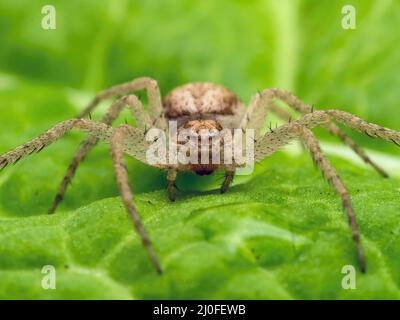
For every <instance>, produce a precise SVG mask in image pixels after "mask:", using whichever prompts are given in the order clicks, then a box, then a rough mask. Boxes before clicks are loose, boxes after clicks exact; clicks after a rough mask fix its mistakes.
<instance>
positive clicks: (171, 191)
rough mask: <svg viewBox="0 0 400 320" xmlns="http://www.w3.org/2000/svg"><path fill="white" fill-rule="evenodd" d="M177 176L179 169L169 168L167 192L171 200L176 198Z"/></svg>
mask: <svg viewBox="0 0 400 320" xmlns="http://www.w3.org/2000/svg"><path fill="white" fill-rule="evenodd" d="M176 176H177V171H176V169H168V173H167V183H168V185H167V192H168V198H169V200H171V201H175V199H176V193H175V180H176Z"/></svg>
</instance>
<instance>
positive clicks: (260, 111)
mask: <svg viewBox="0 0 400 320" xmlns="http://www.w3.org/2000/svg"><path fill="white" fill-rule="evenodd" d="M274 99H279V100H281V101H283V102H284V103H285V104H287V105H288V106H289V107H291V108H292V109H294V110H295V111H298V112H300V113H302V114H307V113H311V112H313V111H314V109H313V107H312V106H310V105H308V104H306V103H304V102H303V101H301V100H300V99H298V98H297V97H296V96H294V95H293V94H292V93H290V92H289V91H286V90H281V89H267V90H264V91H262V92H260V93H258V94H256V95H255V96H254V97H253V98H252V100H251V104H250V107H249V109H248V113H249V114H248V115H247V116H246V117H245V118H244V123H243V124H245V123H246V124H247V122H248V120H247V119H250V121H254V122H256V123H250V124H253V125H256V126H258V127H259V129H258V130H260V129H261V128H262V126H263V123H264V119H265V116H266V113H267V112H268V111H269V110H270V111H272V112H274V113H275V114H276V115H278V116H279V117H280V118H282V119H283V120H286V121H288V120H290V119H291V116H290V114H289V113H288V112H286V111H285V110H284V109H282V108H280V107H279V106H278V105H277V104H276V103H275V101H274ZM253 118H254V120H253ZM258 127H257V128H258ZM323 127H324V128H325V129H327V130H328V131H329V132H330V133H331V134H333V135H335V136H337V137H338V138H339V139H340V140H341V141H342V142H343V143H344V144H346V145H347V146H349V147H350V148H351V149H352V150H353V151H354V152H355V153H356V154H357V155H358V156H359V157H360V158H361V159H362V160H364V162H365V163H367V164H369V165H370V166H372V167H373V168H374V169H375V170H376V171H377V172H378V173H379V174H380V175H381V176H383V177H385V178H386V177H388V174H387V173H386V172H385V171H384V170H383V169H382V168H381V167H379V166H378V165H377V164H376V163H375V162H373V161H372V160H371V159H370V158H369V156H368V155H367V154H366V153H365V151H364V150H363V149H362V148H361V147H360V146H358V145H357V144H356V143H355V142H354V141H353V139H351V138H350V137H349V136H348V135H347V134H345V133H344V132H343V131H342V130H341V129H340V128H339V127H338V126H337V125H336V124H335V123H333V122H329V123H327V124H324V125H323Z"/></svg>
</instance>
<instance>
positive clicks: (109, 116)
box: [48, 95, 151, 214]
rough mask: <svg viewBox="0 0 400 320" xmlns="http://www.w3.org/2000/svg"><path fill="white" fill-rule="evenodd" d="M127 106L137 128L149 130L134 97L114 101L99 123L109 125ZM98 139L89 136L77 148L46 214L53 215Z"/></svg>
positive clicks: (142, 110)
mask: <svg viewBox="0 0 400 320" xmlns="http://www.w3.org/2000/svg"><path fill="white" fill-rule="evenodd" d="M125 106H127V107H128V108H129V109H130V111H131V114H132V116H133V117H134V118H135V119H136V121H137V124H138V127H139V128H143V129H146V128H150V127H151V120H150V118H149V115H148V113H147V112H146V111H145V110H144V108H143V105H142V103H141V102H140V100H139V99H138V98H137V97H136V96H135V95H129V96H124V97H122V98H120V99H118V100H117V101H115V102H114V103H113V104H112V105H111V107H110V109H109V110H108V111H107V113H106V114H105V115H104V117H103V118H102V120H101V122H103V123H105V124H107V125H111V124H112V123H113V122H114V120H115V119H116V118H117V117H118V115H119V114H120V113H121V112H122V110H123V109H124V107H125ZM97 141H98V139H97V138H96V137H95V136H89V137H88V138H87V139H86V140H84V141H83V142H82V143H81V145H80V146H79V148H78V150H77V151H76V152H75V155H74V157H73V158H72V161H71V163H70V165H69V166H68V169H67V172H66V173H65V174H64V177H63V179H62V180H61V183H60V185H59V187H58V191H57V193H56V195H55V197H54V199H53V201H52V204H51V206H50V208H49V210H48V213H50V214H51V213H54V212H55V211H56V209H57V206H58V204H59V203H60V202H61V200H62V199H63V197H64V194H65V192H66V191H67V188H68V185H69V184H70V183H71V180H72V177H73V176H74V174H75V172H76V170H77V169H78V166H79V164H80V163H81V162H82V161H83V160H84V159H85V157H86V156H87V154H88V153H89V152H90V150H91V149H92V148H93V147H94V146H95V145H96V143H97Z"/></svg>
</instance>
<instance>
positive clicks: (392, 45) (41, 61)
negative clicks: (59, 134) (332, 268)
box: [0, 0, 400, 297]
mask: <svg viewBox="0 0 400 320" xmlns="http://www.w3.org/2000/svg"><path fill="white" fill-rule="evenodd" d="M47 4H51V5H54V6H55V8H56V23H57V27H56V30H43V29H42V28H41V20H42V18H43V16H44V15H43V14H42V13H41V10H42V7H43V6H44V5H47ZM345 4H352V5H354V6H355V8H356V14H357V15H356V19H357V28H356V30H344V29H343V28H342V27H341V20H342V18H343V15H342V14H341V8H342V7H343V5H345ZM398 30H400V2H399V1H398V0H380V1H375V0H359V1H347V0H346V1H339V0H336V1H329V2H328V1H317V0H281V1H273V0H269V1H268V0H265V1H261V0H259V1H258V0H246V1H244V0H243V1H241V0H231V1H228V0H219V1H190V0H176V1H172V0H171V1H152V0H143V1H139V0H132V1H127V0H113V1H111V0H110V1H94V0H87V1H77V0H71V1H61V0H59V1H55V0H54V1H50V2H49V1H38V0H33V1H28V0H24V1H21V0H13V1H11V0H6V1H1V2H0V153H3V152H6V151H7V150H8V149H10V148H13V147H15V146H17V145H19V144H21V143H23V142H25V141H26V140H27V139H30V138H32V137H34V136H36V135H38V134H39V133H41V132H42V131H43V130H45V129H47V128H48V127H50V126H51V125H52V124H54V123H56V122H59V121H61V120H64V119H68V118H71V117H74V116H75V115H76V114H77V113H78V111H79V110H81V109H82V108H83V107H84V106H85V104H86V103H87V102H88V101H89V100H90V98H91V97H93V95H94V94H95V93H96V92H97V91H99V90H101V89H103V88H106V87H108V86H111V85H115V84H119V83H122V82H126V81H129V80H131V79H133V78H135V77H139V76H150V77H153V78H155V79H157V80H158V81H159V84H160V87H161V90H162V93H163V94H165V93H166V92H168V91H169V90H170V89H172V88H173V87H175V86H177V85H180V84H183V83H185V82H192V81H211V82H216V83H219V84H222V85H225V86H227V87H228V88H230V89H232V90H233V91H235V92H237V93H238V94H239V96H240V97H241V98H242V99H243V101H245V102H246V103H247V102H248V100H249V99H250V97H251V95H252V94H254V93H255V92H257V90H260V89H263V88H267V87H281V88H284V89H288V90H291V91H292V92H294V93H295V94H296V95H297V96H298V97H300V98H301V99H303V100H304V101H306V102H308V103H310V104H314V105H315V106H316V108H320V109H325V108H339V109H342V110H345V111H349V112H352V113H355V114H357V115H359V116H361V117H363V118H365V119H367V120H368V121H371V122H375V123H378V124H381V125H383V126H386V127H390V128H393V129H400V109H399V100H400V90H399V88H400V76H399V74H400V50H399V43H400V33H399V32H398ZM107 105H109V102H108V103H105V104H103V105H102V106H101V108H100V111H98V112H96V113H95V114H94V117H95V118H98V117H99V116H100V114H101V111H104V109H105V108H106V107H107ZM124 115H125V116H123V117H122V119H121V120H120V121H123V120H124V119H123V118H124V117H125V118H127V119H128V122H129V123H131V124H133V123H134V120H132V119H130V118H129V114H128V113H125V114H124ZM316 132H318V134H319V136H320V137H322V139H323V140H324V141H328V142H332V143H334V142H335V143H336V139H334V138H332V137H329V136H328V135H327V134H325V133H324V132H322V131H321V130H317V131H316ZM349 133H350V135H352V136H353V137H354V138H355V139H356V140H357V141H358V142H360V143H361V144H362V145H364V146H366V147H368V148H369V149H376V150H378V151H380V152H383V153H385V154H387V155H389V156H393V157H398V156H399V155H400V151H399V149H398V148H396V146H392V145H390V144H388V143H384V142H381V141H378V140H371V139H370V138H368V137H363V136H360V135H358V134H354V133H351V132H349ZM81 138H82V135H80V134H76V133H73V134H71V135H69V136H68V137H67V138H65V139H64V141H63V142H60V143H58V144H55V145H53V146H51V147H49V148H48V150H47V149H46V150H45V151H43V152H42V153H41V154H39V155H35V156H32V157H31V158H30V160H25V161H21V163H19V164H18V165H17V166H15V167H12V168H9V169H7V170H5V171H3V172H1V175H0V216H2V217H3V219H10V220H9V221H11V220H13V219H16V220H19V219H18V218H19V217H24V216H40V215H43V213H44V212H45V211H46V209H47V207H48V205H49V203H50V201H51V199H52V196H53V195H54V192H55V189H56V187H57V184H58V183H59V180H61V177H62V175H63V173H64V171H65V169H66V167H67V165H68V162H69V160H70V159H71V157H72V154H73V151H74V149H75V147H76V146H77V144H78V143H79V141H80V139H81ZM282 157H283V158H282V159H281V158H275V160H273V161H272V162H271V167H272V170H278V172H281V171H279V170H283V171H284V170H285V168H280V167H279V164H285V163H286V164H287V165H290V164H292V163H293V162H292V161H291V160H287V159H286V158H285V156H282ZM285 159H286V160H285ZM301 159H303V158H301ZM395 159H396V158H395ZM274 161H275V162H274ZM309 162H311V161H310V160H308V158H306V157H304V161H303V160H299V162H298V163H299V168H301V169H299V170H303V167H304V166H308V163H309ZM305 163H307V165H305ZM337 163H339V164H340V163H342V162H340V161H339V162H337ZM128 164H129V166H130V168H131V169H130V177H131V181H132V184H133V189H134V191H135V193H136V194H139V193H145V192H149V191H154V190H159V189H164V187H165V180H164V178H165V174H164V173H163V172H160V171H159V170H155V169H152V168H149V167H147V166H144V165H141V164H139V163H137V162H136V161H134V160H130V161H129V162H128ZM344 166H345V165H344ZM310 167H311V166H310ZM274 168H275V169H274ZM277 168H278V169H277ZM306 168H308V167H306ZM260 170H261V169H260ZM262 170H263V169H262ZM262 170H261V171H262ZM304 170H305V169H304ZM308 170H311V169H310V168H308ZM349 170H350V171H351V170H352V169H349ZM354 170H356V169H354ZM305 172H306V173H304V177H306V176H308V173H307V172H308V171H305ZM354 172H355V171H354ZM314 173H315V172H314ZM373 175H374V173H373V172H372V171H367V173H366V174H365V176H364V178H365V179H366V180H367V179H369V178H370V177H371V176H373ZM290 176H291V175H290V174H289V175H288V178H290ZM315 176H316V177H318V173H317V172H316V173H315ZM144 177H146V178H145V179H144ZM299 177H300V175H299ZM302 177H303V176H302ZM373 177H374V178H375V176H373ZM316 179H317V178H316ZM318 179H319V178H318ZM217 180H218V179H217V178H215V177H208V178H202V179H199V178H195V177H194V176H192V175H190V174H189V175H185V176H183V177H182V178H180V180H178V182H179V184H180V185H181V186H183V189H185V188H188V189H192V190H193V189H194V190H196V189H198V190H201V189H210V188H213V187H214V186H215V185H216V183H218V181H219V180H218V181H217ZM295 180H296V179H295ZM349 180H350V179H349ZM361 180H362V178H360V180H359V181H361ZM240 181H241V180H240V179H239V182H240ZM296 181H297V180H296ZM316 181H318V180H316ZM354 181H356V179H354ZM298 182H299V181H298ZM304 182H305V181H304ZM299 183H300V182H299ZM379 183H380V182H379ZM388 183H392V184H393V186H394V185H395V184H396V183H397V182H388ZM309 184H310V185H313V184H314V181H311V182H310V181H309ZM321 185H322V186H324V188H325V185H324V182H323V181H322V179H321ZM373 185H377V184H375V182H374V183H372V184H371V186H373ZM386 186H387V185H386ZM391 186H392V185H391ZM384 188H385V186H382V189H384ZM393 188H394V187H393ZM317 189H318V188H317ZM324 190H325V189H324ZM326 190H328V188H327V187H326ZM393 190H394V189H393ZM326 192H329V191H326ZM117 194H118V193H117V191H116V187H115V183H114V178H113V175H112V169H111V162H110V159H109V158H108V150H107V148H106V146H99V147H98V148H97V149H96V150H95V151H93V153H92V154H91V155H90V156H89V157H88V159H87V160H86V161H85V163H84V164H83V165H82V168H80V169H79V171H78V173H77V175H76V177H75V179H74V182H73V185H72V187H71V189H70V190H69V192H67V196H66V198H65V201H64V202H63V204H62V206H61V210H64V211H66V210H70V209H76V208H79V207H80V206H82V205H87V204H90V203H91V202H93V201H95V200H98V199H103V198H107V197H115V196H117ZM160 194H162V193H160ZM157 195H158V194H157ZM394 197H395V196H394V195H393V194H391V196H390V197H389V198H388V199H389V200H388V199H386V200H385V201H386V202H388V203H389V202H390V201H393V199H394ZM332 199H333V200H331V201H333V202H332V203H336V202H335V201H336V200H335V199H336V198H335V197H334V196H332ZM382 201H383V200H382ZM372 203H373V202H372ZM305 207H306V205H305ZM395 208H398V207H393V208H392V209H391V210H392V212H393V214H394V212H395V211H396V210H397V209H396V210H395ZM336 209H337V210H338V212H339V213H340V207H339V206H338V207H337V208H336ZM171 210H173V209H171ZM182 210H183V209H182ZM144 211H146V210H144ZM29 221H30V220H29ZM46 221H47V220H46ZM18 223H19V222H18ZM21 223H22V222H21ZM344 229H346V227H344ZM0 243H4V240H3V242H2V241H0ZM0 247H1V245H0ZM1 248H3V247H1ZM1 248H0V256H1V254H4V255H5V256H3V261H6V260H7V261H12V259H14V258H15V257H14V256H13V254H11V253H10V252H12V250H11V249H10V250H11V251H7V250H8V249H7V248H6V249H4V248H3V249H1ZM2 250H3V251H2ZM4 252H6V253H4ZM13 257H14V258H13ZM4 259H5V260H4ZM393 259H394V258H393ZM7 263H8V262H7ZM7 263H6V262H4V263H3V265H2V266H3V268H4V269H6V270H7V268H8V264H7ZM38 263H39V262H38ZM393 263H395V262H394V260H393ZM11 264H12V263H11ZM0 265H1V262H0ZM22 265H24V263H22ZM24 266H26V265H24ZM395 266H396V267H394V266H392V267H393V268H394V270H396V271H393V272H395V278H396V279H397V283H398V281H399V280H398V279H400V275H399V273H398V269H396V268H397V266H398V263H395ZM389 269H390V268H389ZM7 277H8V276H7ZM0 278H1V277H0ZM11 278H12V277H11ZM11 278H7V279H11ZM10 281H11V280H10ZM12 281H14V280H12ZM12 281H11V282H12ZM3 290H5V291H4V292H6V289H4V287H3ZM322 291H323V290H322ZM16 296H18V294H16ZM38 296H40V295H37V296H35V295H32V296H29V295H28V296H27V297H38ZM139 296H140V294H139ZM149 296H150V297H151V296H152V295H151V294H149ZM156 296H157V295H156ZM322 296H323V295H322ZM86 297H91V296H90V295H89V296H86ZM164 297H171V296H168V295H166V296H164ZM172 297H173V295H172ZM183 297H188V296H185V295H183ZM219 297H229V295H220V296H219ZM245 297H254V296H252V295H249V296H245ZM261 297H263V296H262V295H261ZM272 297H274V295H272ZM276 297H281V296H279V295H277V296H276ZM293 297H321V295H319V293H315V295H313V294H312V293H310V294H301V293H298V292H297V295H296V293H294V294H293ZM327 297H336V296H335V295H333V296H329V295H328V296H327Z"/></svg>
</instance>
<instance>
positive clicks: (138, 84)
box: [0, 77, 400, 273]
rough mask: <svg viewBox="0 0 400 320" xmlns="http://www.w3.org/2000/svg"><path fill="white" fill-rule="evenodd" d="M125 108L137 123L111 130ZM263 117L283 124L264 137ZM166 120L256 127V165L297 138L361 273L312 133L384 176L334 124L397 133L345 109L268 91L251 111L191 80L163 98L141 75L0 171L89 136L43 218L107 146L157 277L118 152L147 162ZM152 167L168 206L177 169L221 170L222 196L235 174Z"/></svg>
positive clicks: (380, 134)
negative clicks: (152, 139)
mask: <svg viewBox="0 0 400 320" xmlns="http://www.w3.org/2000/svg"><path fill="white" fill-rule="evenodd" d="M143 89H144V90H146V92H147V100H148V104H149V108H148V109H145V108H144V107H143V104H142V102H141V101H140V100H139V99H138V98H137V96H136V95H134V92H136V91H138V90H143ZM114 96H117V97H118V99H117V100H116V101H115V102H114V103H113V104H112V105H111V107H110V108H109V109H108V111H107V113H106V114H105V116H104V117H103V118H102V119H101V121H100V122H97V121H93V120H87V119H84V117H85V116H87V115H89V114H90V112H91V111H92V110H93V109H95V108H96V106H97V105H98V104H99V102H101V101H102V100H105V99H109V98H111V97H114ZM279 100H280V101H282V102H284V103H285V104H287V105H288V106H289V107H291V108H292V109H294V110H295V111H297V112H299V113H301V114H302V117H300V118H299V119H297V120H294V121H291V118H290V115H289V114H288V113H287V112H286V111H285V110H284V109H282V108H280V106H279V104H277V103H276V102H277V101H279ZM125 107H128V108H129V110H130V111H131V113H132V116H133V117H134V118H135V119H136V123H137V126H136V127H131V126H129V125H120V126H118V127H116V128H112V127H111V125H112V123H113V121H114V120H115V119H116V118H117V117H118V115H119V114H120V112H121V111H122V110H123V109H124V108H125ZM268 112H272V113H274V114H276V115H277V116H278V117H280V118H282V119H283V120H286V121H287V123H285V124H283V125H282V126H280V127H278V128H276V129H273V130H271V131H270V132H267V133H266V134H262V133H261V129H262V127H263V124H264V122H265V118H266V115H267V113H268ZM171 120H175V121H176V122H177V124H178V130H182V129H183V128H186V129H190V130H192V131H194V132H199V131H200V130H203V129H207V130H214V131H215V130H216V131H217V132H219V131H221V130H223V129H229V130H232V129H236V128H240V129H242V130H245V129H247V128H251V129H254V131H255V136H254V160H255V161H260V160H263V159H265V158H266V157H268V156H270V155H271V154H273V153H274V152H276V151H277V150H279V148H281V147H283V146H284V145H286V144H288V143H289V142H291V141H292V140H294V139H300V140H302V142H303V143H304V145H305V147H306V149H308V151H309V153H310V155H311V158H312V160H313V161H314V163H315V164H316V165H317V166H318V167H319V169H320V170H321V172H322V174H323V175H324V177H325V178H326V179H327V181H328V182H329V183H330V185H331V186H332V188H333V189H334V191H335V192H336V193H337V194H338V195H339V197H340V198H341V200H342V205H343V210H344V213H345V214H346V216H347V219H348V223H349V226H350V230H351V234H352V238H353V241H354V244H355V247H356V252H357V256H358V260H359V264H360V269H361V271H363V272H365V269H366V262H365V256H364V251H363V248H362V245H361V241H360V233H359V230H358V226H357V223H356V218H355V214H354V210H353V207H352V204H351V199H350V196H349V194H348V192H347V189H346V187H345V186H344V184H343V182H342V181H341V179H340V178H339V176H338V175H337V173H336V171H335V169H334V168H333V167H332V165H331V164H330V162H329V161H328V160H327V159H326V158H325V156H324V155H323V153H322V151H321V148H320V145H319V143H318V140H317V138H316V137H315V135H314V134H313V133H312V131H311V129H312V128H314V127H316V126H322V127H324V128H326V129H327V130H328V131H329V132H330V133H331V134H333V135H336V136H337V137H339V138H340V140H341V141H342V142H343V143H344V144H346V145H348V146H349V147H350V148H352V149H353V150H354V152H355V153H356V154H357V155H358V156H360V157H361V158H362V159H363V160H364V161H365V162H366V163H367V164H369V165H371V166H372V167H373V168H374V169H375V170H376V171H377V172H378V173H379V174H380V175H382V176H383V177H387V174H386V173H385V171H384V170H383V169H381V168H380V167H379V166H378V165H377V164H376V163H374V162H373V161H372V160H371V159H370V158H369V157H368V156H367V155H366V153H365V152H364V151H363V150H362V149H361V148H360V147H359V146H358V145H357V144H356V143H355V142H354V141H353V140H352V139H351V138H350V137H348V136H347V135H346V134H345V133H344V132H343V131H342V130H341V129H340V128H339V127H338V126H337V125H336V123H341V124H343V125H345V126H347V127H349V128H351V129H353V130H356V131H358V132H361V133H364V134H367V135H369V136H371V137H375V138H381V139H384V140H387V141H390V142H394V143H396V144H397V145H400V132H398V131H394V130H391V129H388V128H384V127H381V126H378V125H376V124H372V123H368V122H367V121H365V120H363V119H361V118H359V117H357V116H355V115H352V114H350V113H347V112H344V111H340V110H335V109H331V110H325V111H316V110H314V108H313V107H311V106H309V105H307V104H306V103H304V102H302V101H301V100H299V99H298V98H296V97H295V96H294V95H293V94H291V93H290V92H288V91H285V90H280V89H266V90H264V91H261V92H258V93H257V94H255V95H254V96H253V98H252V99H251V101H250V105H249V107H248V108H247V109H246V108H244V105H243V104H242V102H241V101H240V99H239V98H238V97H237V96H236V95H235V94H234V93H233V92H231V91H230V90H228V89H226V88H224V87H222V86H219V85H216V84H211V83H189V84H186V85H183V86H180V87H177V88H175V89H174V90H172V91H171V92H170V93H168V94H167V95H166V96H165V97H164V99H162V97H161V94H160V91H159V87H158V84H157V82H156V81H155V80H153V79H151V78H147V77H143V78H137V79H135V80H133V81H131V82H127V83H124V84H121V85H117V86H114V87H111V88H109V89H106V90H104V91H101V92H100V93H99V94H97V95H96V96H95V97H94V99H93V100H92V101H91V102H90V104H89V105H88V106H87V107H86V108H85V109H84V110H83V111H82V112H81V113H80V114H79V115H78V116H77V117H76V118H74V119H71V120H66V121H63V122H60V123H58V124H56V125H55V126H53V127H51V128H50V129H49V130H47V131H46V132H45V133H43V134H42V135H40V136H38V137H37V138H35V139H33V140H31V141H29V142H27V143H25V144H23V145H21V146H19V147H17V148H15V149H13V150H11V151H9V152H7V153H5V154H3V155H1V156H0V170H1V169H3V168H5V167H6V166H7V165H9V164H12V163H15V162H17V161H18V160H20V159H21V158H22V157H24V156H27V155H30V154H32V153H33V152H39V151H40V150H42V149H43V148H44V147H46V146H48V145H50V144H51V143H53V142H55V141H57V140H58V139H60V138H61V137H62V136H63V135H64V134H66V133H67V132H68V131H70V130H71V129H77V130H80V131H83V132H86V133H87V134H88V137H87V138H86V140H84V141H83V142H82V144H81V145H80V147H79V148H78V150H77V151H76V153H75V155H74V157H73V159H72V161H71V164H70V166H69V167H68V169H67V172H66V174H65V176H64V178H63V179H62V181H61V184H60V186H59V188H58V192H57V194H56V196H55V198H54V200H53V202H52V204H51V206H50V209H49V213H53V212H55V210H56V208H57V205H58V204H59V202H60V201H61V200H62V198H63V196H64V194H65V192H66V189H67V187H68V184H69V183H70V181H71V179H72V177H73V175H74V173H75V171H76V169H77V167H78V165H79V163H80V162H81V161H82V160H83V159H84V158H85V156H86V155H87V154H88V152H89V151H90V150H91V148H92V147H93V146H94V145H95V144H96V143H97V142H98V141H99V140H102V141H105V142H107V143H109V145H110V150H111V157H112V163H113V168H114V173H115V177H116V181H117V185H118V189H119V192H120V195H121V198H122V201H123V203H124V206H125V208H126V210H127V212H128V213H129V215H130V217H131V218H132V221H133V223H134V226H135V228H136V231H137V232H138V234H139V236H140V238H141V240H142V242H143V245H144V247H145V249H146V251H147V253H148V255H149V257H150V260H151V262H152V264H153V266H154V268H155V269H156V271H157V272H159V273H161V271H162V268H161V264H160V262H159V260H158V258H157V256H156V254H155V252H154V250H153V247H152V244H151V242H150V238H149V236H148V234H147V232H146V231H145V229H144V227H143V225H142V223H141V221H140V218H139V215H138V213H137V211H136V209H135V206H134V203H133V196H132V191H131V188H130V186H129V181H128V175H127V170H126V167H125V164H124V159H123V155H124V153H126V154H128V155H130V156H132V157H134V158H136V159H138V160H140V161H142V162H144V163H147V164H148V161H147V160H146V150H147V149H148V148H149V145H150V143H149V141H147V140H146V133H147V131H148V129H149V128H152V127H155V128H159V129H161V130H165V131H166V130H167V129H168V123H169V121H171ZM156 166H157V167H159V168H162V169H166V170H167V183H168V186H167V190H168V195H169V198H170V199H171V200H172V201H174V200H175V190H174V186H175V179H176V176H177V173H178V172H179V171H188V170H190V171H194V172H196V173H197V174H199V175H204V174H211V173H212V172H213V171H214V170H215V169H220V168H222V169H224V170H225V178H224V181H223V183H222V186H221V193H224V192H226V191H227V189H228V187H229V185H230V183H231V182H232V179H233V176H234V173H235V169H236V168H237V166H238V165H237V164H235V162H231V163H229V164H222V165H221V164H218V165H217V164H213V163H211V164H210V163H206V164H204V163H193V164H189V165H187V164H186V165H182V164H180V163H177V164H174V165H171V164H158V165H156Z"/></svg>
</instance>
